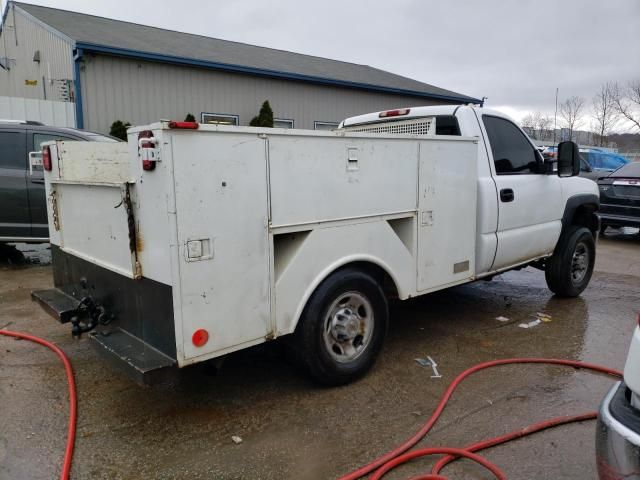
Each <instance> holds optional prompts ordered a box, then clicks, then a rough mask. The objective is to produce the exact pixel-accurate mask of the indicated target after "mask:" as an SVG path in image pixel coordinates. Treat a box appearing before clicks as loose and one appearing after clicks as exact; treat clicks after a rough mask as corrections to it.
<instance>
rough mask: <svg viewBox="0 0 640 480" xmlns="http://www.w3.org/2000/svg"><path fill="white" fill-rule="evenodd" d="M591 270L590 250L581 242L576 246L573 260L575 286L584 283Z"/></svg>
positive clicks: (572, 272)
mask: <svg viewBox="0 0 640 480" xmlns="http://www.w3.org/2000/svg"><path fill="white" fill-rule="evenodd" d="M588 268H589V250H588V249H587V246H586V245H585V244H584V243H582V242H580V243H578V244H577V245H576V249H575V250H574V251H573V258H572V259H571V280H572V281H573V283H574V284H578V283H580V282H582V280H583V279H584V277H585V275H586V274H587V270H588Z"/></svg>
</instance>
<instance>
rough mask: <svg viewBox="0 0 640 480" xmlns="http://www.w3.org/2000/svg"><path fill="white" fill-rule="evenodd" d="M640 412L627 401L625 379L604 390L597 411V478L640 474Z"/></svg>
mask: <svg viewBox="0 0 640 480" xmlns="http://www.w3.org/2000/svg"><path fill="white" fill-rule="evenodd" d="M639 431H640V412H638V411H637V410H635V409H634V408H633V407H631V405H630V404H629V400H628V398H627V387H626V385H625V384H624V382H618V383H616V384H615V385H614V386H613V388H612V389H611V390H610V391H609V392H608V393H607V395H606V396H605V398H604V400H603V401H602V404H601V405H600V412H599V414H598V425H597V428H596V460H597V465H598V476H599V478H600V480H613V479H622V478H624V479H639V478H640V433H639Z"/></svg>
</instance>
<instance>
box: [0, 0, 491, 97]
mask: <svg viewBox="0 0 640 480" xmlns="http://www.w3.org/2000/svg"><path fill="white" fill-rule="evenodd" d="M10 3H13V4H15V5H16V6H17V7H18V8H20V9H21V10H23V11H25V12H26V13H27V14H29V15H31V16H33V17H35V18H36V19H37V20H39V21H41V22H42V23H44V24H46V25H48V26H49V27H51V28H53V29H54V30H57V31H58V32H60V33H62V34H64V35H65V36H67V37H69V38H70V39H71V40H72V41H73V42H75V44H76V47H77V48H81V49H83V50H86V51H96V52H102V53H106V54H112V55H119V56H127V57H135V58H146V59H149V60H155V61H162V62H167V63H179V64H186V65H194V66H201V67H205V68H216V69H220V70H230V71H238V72H244V73H250V74H255V75H264V76H271V77H280V78H288V79H292V80H301V81H309V82H314V83H322V84H333V85H339V86H347V87H352V88H361V89H365V90H373V91H381V92H387V93H396V94H402V95H412V96H418V97H428V98H434V99H441V100H446V101H457V102H461V103H468V102H469V103H480V100H478V99H476V98H472V97H469V96H466V95H462V94H460V93H456V92H452V91H450V90H445V89H443V88H439V87H435V86H433V85H429V84H427V83H422V82H419V81H417V80H413V79H411V78H407V77H402V76H400V75H395V74H393V73H390V72H386V71H384V70H380V69H377V68H374V67H370V66H368V65H359V64H355V63H348V62H342V61H338V60H330V59H328V58H322V57H315V56H312V55H303V54H300V53H294V52H288V51H284V50H276V49H273V48H265V47H258V46H255V45H248V44H245V43H239V42H232V41H229V40H220V39H217V38H210V37H204V36H200V35H193V34H190V33H183V32H176V31H173V30H165V29H162V28H156V27H150V26H147V25H139V24H135V23H130V22H125V21H121V20H113V19H110V18H104V17H97V16H94V15H87V14H84V13H78V12H71V11H67V10H60V9H57V8H49V7H42V6H38V5H31V4H28V3H21V2H10Z"/></svg>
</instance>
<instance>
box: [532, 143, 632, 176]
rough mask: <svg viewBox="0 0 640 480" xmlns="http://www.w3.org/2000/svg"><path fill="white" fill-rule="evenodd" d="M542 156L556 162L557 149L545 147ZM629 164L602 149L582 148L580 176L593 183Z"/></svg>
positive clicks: (624, 159)
mask: <svg viewBox="0 0 640 480" xmlns="http://www.w3.org/2000/svg"><path fill="white" fill-rule="evenodd" d="M542 156H543V157H544V158H545V159H547V160H554V159H555V157H556V147H545V148H544V150H543V151H542ZM627 163H629V160H627V159H626V158H624V157H623V156H621V155H618V154H617V153H613V152H610V151H608V150H605V149H602V148H596V147H588V148H587V147H584V148H580V176H581V177H585V178H588V179H590V180H593V181H596V180H597V179H598V178H600V177H602V176H603V175H604V174H606V173H609V172H613V171H614V170H616V169H617V168H620V167H621V166H623V165H626V164H627Z"/></svg>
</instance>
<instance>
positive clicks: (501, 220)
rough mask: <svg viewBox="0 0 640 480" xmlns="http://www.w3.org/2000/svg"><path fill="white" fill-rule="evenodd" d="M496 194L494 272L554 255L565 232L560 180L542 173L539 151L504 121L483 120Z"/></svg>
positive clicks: (484, 117)
mask: <svg viewBox="0 0 640 480" xmlns="http://www.w3.org/2000/svg"><path fill="white" fill-rule="evenodd" d="M481 123H482V126H483V127H484V133H485V138H486V139H488V142H489V144H490V147H491V148H490V149H489V152H490V154H491V156H492V170H493V172H492V173H493V175H494V179H495V182H496V186H497V190H498V197H499V198H498V230H497V237H498V248H497V251H496V256H495V259H494V261H493V265H492V267H491V270H498V269H502V268H507V267H509V266H512V265H516V264H518V263H521V262H524V261H526V260H528V259H531V258H535V257H537V256H542V255H545V254H548V253H551V252H552V251H553V249H554V246H555V244H556V241H557V240H558V237H559V235H560V230H561V228H562V223H561V218H562V214H563V209H562V208H561V206H562V202H561V199H562V194H561V187H560V179H559V178H558V176H557V175H547V174H546V173H538V166H537V164H538V163H537V160H538V155H539V153H538V151H537V150H536V149H535V147H534V146H533V145H532V144H531V142H530V141H529V139H528V138H527V136H526V135H525V134H524V132H523V131H522V130H520V128H519V127H517V126H516V125H515V124H514V123H512V122H511V121H509V120H507V119H506V118H502V117H498V116H493V115H482V122H481Z"/></svg>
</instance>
